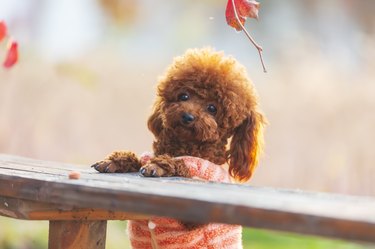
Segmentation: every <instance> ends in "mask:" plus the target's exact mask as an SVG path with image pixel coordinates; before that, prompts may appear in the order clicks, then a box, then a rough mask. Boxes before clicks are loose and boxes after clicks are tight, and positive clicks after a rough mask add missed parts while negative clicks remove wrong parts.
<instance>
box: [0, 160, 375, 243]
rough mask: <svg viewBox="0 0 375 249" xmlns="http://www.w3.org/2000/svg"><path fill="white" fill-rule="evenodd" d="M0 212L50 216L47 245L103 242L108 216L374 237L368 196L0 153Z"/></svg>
mask: <svg viewBox="0 0 375 249" xmlns="http://www.w3.org/2000/svg"><path fill="white" fill-rule="evenodd" d="M72 170H76V171H77V170H78V171H80V172H81V177H80V179H78V180H71V179H69V178H68V174H69V172H70V171H72ZM0 215H2V216H7V217H12V218H16V219H26V220H49V248H50V249H68V248H69V249H73V248H74V249H77V248H91V249H99V248H104V247H105V237H106V225H107V220H127V219H145V218H147V217H150V216H154V215H157V216H168V217H173V218H177V219H182V220H186V221H192V222H220V223H229V224H241V225H243V226H249V227H255V228H266V229H273V230H280V231H288V232H295V233H302V234H311V235H320V236H328V237H333V238H340V239H346V240H357V241H365V242H372V243H374V242H375V199H374V198H369V197H358V196H343V195H336V194H323V193H306V192H302V191H294V190H282V189H272V188H263V187H251V186H244V185H235V184H218V183H210V182H201V181H195V180H189V179H182V178H145V177H140V176H139V175H138V174H99V173H97V172H96V171H95V170H93V169H91V168H89V167H84V168H82V167H77V166H75V165H71V164H62V163H56V162H45V161H40V160H34V159H28V158H22V157H15V156H9V155H1V154H0Z"/></svg>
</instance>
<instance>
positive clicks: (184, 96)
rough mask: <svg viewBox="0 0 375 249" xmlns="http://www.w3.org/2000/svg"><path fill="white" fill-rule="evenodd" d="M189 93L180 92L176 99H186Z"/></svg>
mask: <svg viewBox="0 0 375 249" xmlns="http://www.w3.org/2000/svg"><path fill="white" fill-rule="evenodd" d="M189 98H190V97H189V95H188V94H187V93H181V94H179V95H178V100H179V101H187V100H189Z"/></svg>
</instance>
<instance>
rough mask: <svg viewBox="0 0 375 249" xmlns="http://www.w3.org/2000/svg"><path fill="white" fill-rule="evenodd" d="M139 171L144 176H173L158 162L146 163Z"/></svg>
mask: <svg viewBox="0 0 375 249" xmlns="http://www.w3.org/2000/svg"><path fill="white" fill-rule="evenodd" d="M139 172H140V173H141V174H142V175H143V176H151V177H161V176H171V175H172V174H171V173H170V172H168V171H167V170H165V169H163V168H162V167H160V166H159V165H157V164H156V163H148V164H146V165H144V166H143V167H142V168H141V169H140V170H139Z"/></svg>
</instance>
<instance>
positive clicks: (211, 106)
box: [207, 104, 217, 114]
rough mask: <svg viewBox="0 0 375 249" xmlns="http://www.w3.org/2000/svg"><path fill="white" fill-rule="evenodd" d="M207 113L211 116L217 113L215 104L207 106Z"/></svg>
mask: <svg viewBox="0 0 375 249" xmlns="http://www.w3.org/2000/svg"><path fill="white" fill-rule="evenodd" d="M207 111H208V112H209V113H211V114H216V112H217V109H216V106H214V105H213V104H209V105H208V106H207Z"/></svg>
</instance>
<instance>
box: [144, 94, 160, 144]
mask: <svg viewBox="0 0 375 249" xmlns="http://www.w3.org/2000/svg"><path fill="white" fill-rule="evenodd" d="M160 114H161V106H160V103H159V101H157V102H156V103H155V105H154V112H153V113H152V114H151V116H150V117H149V118H148V122H147V125H148V129H149V130H150V131H151V132H152V133H153V134H154V136H155V137H159V135H160V133H161V131H162V130H163V120H162V119H161V115H160Z"/></svg>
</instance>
